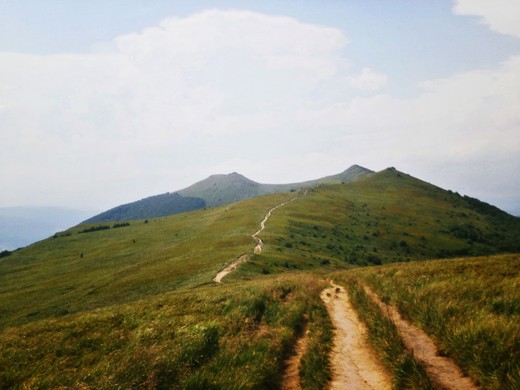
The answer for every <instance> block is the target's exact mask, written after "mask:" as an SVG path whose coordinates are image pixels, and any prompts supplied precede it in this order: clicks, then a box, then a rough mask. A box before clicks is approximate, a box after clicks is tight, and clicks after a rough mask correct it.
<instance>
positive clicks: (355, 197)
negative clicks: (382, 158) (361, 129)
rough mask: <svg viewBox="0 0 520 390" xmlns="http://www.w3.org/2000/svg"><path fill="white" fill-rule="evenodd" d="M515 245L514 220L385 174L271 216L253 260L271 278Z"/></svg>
mask: <svg viewBox="0 0 520 390" xmlns="http://www.w3.org/2000/svg"><path fill="white" fill-rule="evenodd" d="M518 237H520V218H518V217H513V216H511V215H509V214H507V213H505V212H503V211H500V210H499V209H497V208H496V207H493V206H490V205H488V204H486V203H483V202H480V201H478V200H476V199H472V198H468V197H462V196H460V195H459V194H457V193H453V192H451V191H446V190H443V189H441V188H439V187H436V186H433V185H431V184H428V183H425V182H423V181H420V180H418V179H415V178H413V177H411V176H408V175H406V174H404V173H401V172H399V171H397V170H394V169H387V170H385V171H381V172H378V173H374V174H369V175H366V176H364V177H362V178H360V179H359V180H357V181H355V182H353V183H349V184H346V185H327V186H320V187H318V188H315V189H312V190H309V191H308V192H307V195H306V196H303V197H300V198H299V199H298V200H297V201H295V202H292V203H290V204H288V205H286V206H285V207H283V208H281V209H279V210H277V212H276V214H275V215H274V216H273V218H272V219H271V220H270V221H269V229H268V230H267V231H266V232H265V234H264V235H263V239H264V242H265V243H266V250H265V251H264V252H263V254H262V255H261V256H258V257H256V258H255V260H256V261H257V262H258V264H260V263H262V265H261V267H264V268H267V269H268V270H269V271H270V272H277V271H283V270H284V269H294V268H300V269H302V268H308V267H316V266H326V267H327V266H328V267H332V266H345V265H378V264H384V263H391V262H403V261H404V262H406V261H411V260H419V259H431V258H444V257H457V256H470V255H472V256H475V255H487V254H492V253H503V252H506V253H507V252H520V241H519V240H518ZM253 266H254V262H253V263H252V264H249V265H248V266H246V267H245V268H244V269H243V272H246V269H247V267H249V268H251V267H253ZM259 266H260V265H259Z"/></svg>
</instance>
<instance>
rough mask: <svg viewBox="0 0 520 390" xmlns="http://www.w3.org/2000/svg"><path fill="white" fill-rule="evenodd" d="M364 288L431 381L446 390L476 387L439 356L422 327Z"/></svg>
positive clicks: (450, 361)
mask: <svg viewBox="0 0 520 390" xmlns="http://www.w3.org/2000/svg"><path fill="white" fill-rule="evenodd" d="M364 288H365V291H366V293H367V294H368V296H369V297H370V298H371V299H372V301H373V302H375V303H376V304H377V305H378V306H379V307H380V308H381V310H382V311H383V313H386V314H387V315H388V316H389V317H390V319H391V320H392V321H393V322H394V324H395V326H396V327H397V329H398V331H399V334H400V335H401V338H402V339H403V342H404V344H405V345H406V347H407V348H408V349H409V350H411V351H412V353H413V354H414V356H415V358H416V359H418V360H420V361H421V362H422V363H423V364H424V366H425V368H426V372H427V373H428V376H429V377H430V379H431V380H432V382H433V383H435V384H437V385H438V386H440V387H441V388H443V389H447V390H451V389H453V390H466V389H468V390H469V389H471V390H473V389H478V387H477V385H476V384H475V382H474V381H473V380H472V379H471V378H469V377H467V376H465V375H464V374H463V373H462V371H461V370H460V368H459V367H458V366H457V365H456V364H455V362H454V361H453V360H451V359H449V358H447V357H443V356H439V351H438V349H437V347H436V345H435V343H434V342H433V340H432V339H431V338H430V337H429V336H428V335H427V334H426V333H425V332H424V331H423V330H422V329H420V328H418V327H416V326H415V325H412V324H410V323H409V322H408V321H406V320H404V319H403V318H402V317H401V314H399V312H398V311H397V309H396V308H395V307H394V306H391V305H388V304H386V303H384V302H383V301H382V300H381V299H380V298H379V297H378V296H377V294H375V293H374V292H373V291H372V290H370V289H369V288H368V287H367V286H364Z"/></svg>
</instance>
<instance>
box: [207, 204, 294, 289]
mask: <svg viewBox="0 0 520 390" xmlns="http://www.w3.org/2000/svg"><path fill="white" fill-rule="evenodd" d="M296 199H297V197H295V198H292V199H291V200H288V201H287V202H283V203H280V204H279V205H278V206H275V207H273V208H272V209H271V210H269V211H268V212H267V214H266V215H265V217H264V219H263V220H262V221H261V222H260V229H258V231H256V232H255V233H253V234H252V235H251V237H252V238H253V240H255V241H256V245H255V247H254V249H253V253H254V254H255V255H258V254H260V253H262V246H263V245H264V242H263V241H262V240H261V239H260V238H259V237H258V235H259V234H260V233H261V232H262V231H263V230H264V229H265V224H266V223H267V220H268V219H269V218H270V217H271V215H272V213H273V211H274V210H276V209H277V208H279V207H282V206H284V205H286V204H287V203H289V202H292V201H294V200H296ZM250 256H251V253H245V254H243V255H240V256H239V257H237V258H236V259H235V260H233V261H232V262H231V264H229V265H228V266H227V267H226V268H224V269H223V270H222V271H219V273H217V276H215V277H214V278H213V281H214V282H215V283H222V279H223V278H224V277H225V276H226V275H227V274H229V273H231V272H233V271H234V270H236V269H237V268H238V266H239V265H240V264H242V263H245V262H246V261H247V260H248V259H249V257H250Z"/></svg>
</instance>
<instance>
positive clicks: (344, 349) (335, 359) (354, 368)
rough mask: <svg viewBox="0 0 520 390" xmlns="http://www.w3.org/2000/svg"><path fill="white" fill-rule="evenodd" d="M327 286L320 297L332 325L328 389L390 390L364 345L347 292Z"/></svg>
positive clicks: (377, 365) (367, 346) (362, 328)
mask: <svg viewBox="0 0 520 390" xmlns="http://www.w3.org/2000/svg"><path fill="white" fill-rule="evenodd" d="M331 285H332V287H329V288H327V289H325V290H323V292H322V293H321V299H322V300H323V302H324V303H325V306H326V307H327V311H328V312H329V316H330V318H331V321H332V324H333V325H334V340H333V343H334V344H333V348H332V353H331V365H332V381H331V386H330V389H331V390H343V389H374V390H385V389H390V388H391V380H390V378H389V376H388V374H387V373H386V371H385V369H384V368H383V366H382V365H381V363H380V362H379V361H378V360H377V358H376V357H375V355H374V353H373V351H372V349H371V347H370V346H369V345H368V341H367V336H366V328H365V326H364V324H363V323H362V322H361V321H360V320H359V319H358V316H357V314H356V312H355V311H354V308H353V307H352V305H351V303H350V300H349V297H348V294H347V292H346V291H345V289H344V288H343V287H341V286H338V285H336V284H334V283H333V282H331Z"/></svg>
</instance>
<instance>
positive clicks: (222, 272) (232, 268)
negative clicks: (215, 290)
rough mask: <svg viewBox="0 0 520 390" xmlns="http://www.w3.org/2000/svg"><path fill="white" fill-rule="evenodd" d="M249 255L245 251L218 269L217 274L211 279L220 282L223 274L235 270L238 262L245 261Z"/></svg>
mask: <svg viewBox="0 0 520 390" xmlns="http://www.w3.org/2000/svg"><path fill="white" fill-rule="evenodd" d="M249 256H250V255H249V254H248V253H245V254H243V255H242V256H240V257H237V258H236V259H235V260H233V262H232V263H231V264H229V265H228V266H227V267H226V268H224V269H223V270H222V271H220V272H219V273H218V274H217V276H215V277H214V278H213V281H214V282H215V283H222V279H223V278H224V276H226V275H227V274H229V273H231V272H233V271H234V270H236V269H237V268H238V266H239V265H240V264H242V263H245V262H246V261H247V259H248V258H249Z"/></svg>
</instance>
